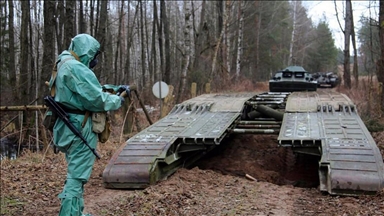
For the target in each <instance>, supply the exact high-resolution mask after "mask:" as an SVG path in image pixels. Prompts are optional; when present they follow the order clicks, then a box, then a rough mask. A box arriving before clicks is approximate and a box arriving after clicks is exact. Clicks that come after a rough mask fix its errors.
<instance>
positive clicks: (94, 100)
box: [50, 34, 129, 216]
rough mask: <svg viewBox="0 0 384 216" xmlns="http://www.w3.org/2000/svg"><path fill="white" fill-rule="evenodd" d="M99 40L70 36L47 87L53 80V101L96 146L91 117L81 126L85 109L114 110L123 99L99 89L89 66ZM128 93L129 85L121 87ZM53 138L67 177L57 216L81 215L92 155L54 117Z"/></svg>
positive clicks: (93, 64)
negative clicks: (66, 48) (68, 43)
mask: <svg viewBox="0 0 384 216" xmlns="http://www.w3.org/2000/svg"><path fill="white" fill-rule="evenodd" d="M99 48H100V44H99V42H98V41H97V40H96V39H95V38H93V37H92V36H90V35H88V34H79V35H77V36H75V37H74V38H73V39H72V42H71V44H70V46H69V48H68V50H65V51H63V52H62V53H61V54H60V55H59V57H58V59H57V62H56V64H57V71H58V72H57V76H56V77H51V80H50V88H52V86H53V83H55V88H56V93H55V101H56V102H58V103H60V104H61V105H62V106H63V107H64V108H65V110H66V111H67V113H68V114H69V120H70V122H71V123H72V124H73V125H74V126H75V127H77V129H78V130H79V131H81V133H82V135H83V136H84V137H85V139H86V140H87V141H88V144H89V145H90V146H91V147H92V148H95V149H96V145H97V143H98V137H97V134H96V133H94V132H93V131H92V119H91V118H88V119H87V120H86V121H85V122H84V123H85V124H84V125H83V126H82V122H83V120H84V116H85V112H86V111H90V112H103V111H109V110H116V109H118V108H120V106H121V105H122V103H123V102H124V98H122V97H120V96H117V95H114V94H109V93H106V92H103V91H102V86H101V85H100V83H99V81H98V80H97V78H96V76H95V74H94V73H93V71H92V70H91V69H90V68H92V67H94V66H95V64H96V63H97V58H96V57H97V55H98V54H99ZM122 88H124V91H126V92H127V93H128V94H129V86H122ZM53 140H54V143H55V145H56V147H58V149H59V150H60V151H61V152H64V153H65V158H66V161H67V166H68V167H67V179H66V181H65V186H64V189H63V191H62V193H60V194H59V198H60V200H61V208H60V212H59V215H60V216H81V215H84V214H83V209H84V199H83V193H84V184H85V183H87V181H88V179H89V177H90V176H91V172H92V167H93V164H94V162H95V155H94V154H92V152H91V151H90V149H89V148H88V147H87V146H86V145H85V144H84V143H83V142H82V141H81V139H80V138H79V137H77V136H76V135H75V134H73V132H72V131H71V130H70V129H69V128H68V127H67V126H66V125H65V124H64V122H63V121H62V120H60V119H57V121H56V123H55V126H54V128H53Z"/></svg>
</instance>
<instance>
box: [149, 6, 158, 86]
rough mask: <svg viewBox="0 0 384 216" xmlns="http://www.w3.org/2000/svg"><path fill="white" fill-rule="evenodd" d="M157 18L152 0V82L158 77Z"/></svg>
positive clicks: (155, 7)
mask: <svg viewBox="0 0 384 216" xmlns="http://www.w3.org/2000/svg"><path fill="white" fill-rule="evenodd" d="M157 22H158V20H157V4H156V0H153V22H152V45H151V46H152V64H153V65H152V75H151V79H152V81H153V82H156V81H155V80H157V79H158V76H157V56H156V23H157Z"/></svg>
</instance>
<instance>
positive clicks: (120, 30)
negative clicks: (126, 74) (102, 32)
mask: <svg viewBox="0 0 384 216" xmlns="http://www.w3.org/2000/svg"><path fill="white" fill-rule="evenodd" d="M120 7H121V8H120V14H119V29H118V31H117V34H118V36H117V42H116V43H117V44H116V50H115V56H114V57H115V63H114V65H115V80H114V83H115V84H118V83H119V82H120V81H121V79H122V77H121V73H120V71H121V70H118V65H117V63H118V60H119V51H120V46H121V45H120V40H122V37H121V32H122V29H123V26H122V25H123V19H124V0H121V6H120ZM122 57H123V56H122V54H121V53H120V58H122ZM121 84H123V83H121Z"/></svg>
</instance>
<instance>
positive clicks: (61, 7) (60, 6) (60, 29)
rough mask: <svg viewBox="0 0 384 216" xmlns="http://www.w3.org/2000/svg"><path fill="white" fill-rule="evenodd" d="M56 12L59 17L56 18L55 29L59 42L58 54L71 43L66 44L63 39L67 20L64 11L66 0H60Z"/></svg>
mask: <svg viewBox="0 0 384 216" xmlns="http://www.w3.org/2000/svg"><path fill="white" fill-rule="evenodd" d="M55 14H58V16H59V18H56V19H57V21H56V24H55V30H56V43H57V52H58V53H57V54H60V53H61V52H62V51H63V50H64V49H67V48H68V46H69V44H64V41H63V36H64V34H63V32H64V30H63V28H64V22H65V16H64V15H65V12H64V1H60V0H58V2H57V10H56V12H55Z"/></svg>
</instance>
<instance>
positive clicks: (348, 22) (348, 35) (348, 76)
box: [343, 0, 352, 89]
mask: <svg viewBox="0 0 384 216" xmlns="http://www.w3.org/2000/svg"><path fill="white" fill-rule="evenodd" d="M345 2H346V12H345V31H344V76H343V79H344V86H345V87H346V88H348V89H350V88H351V72H350V71H351V68H350V62H349V58H350V54H349V41H350V38H351V31H352V30H351V28H352V25H351V15H352V11H351V8H352V6H351V0H346V1H345Z"/></svg>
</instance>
